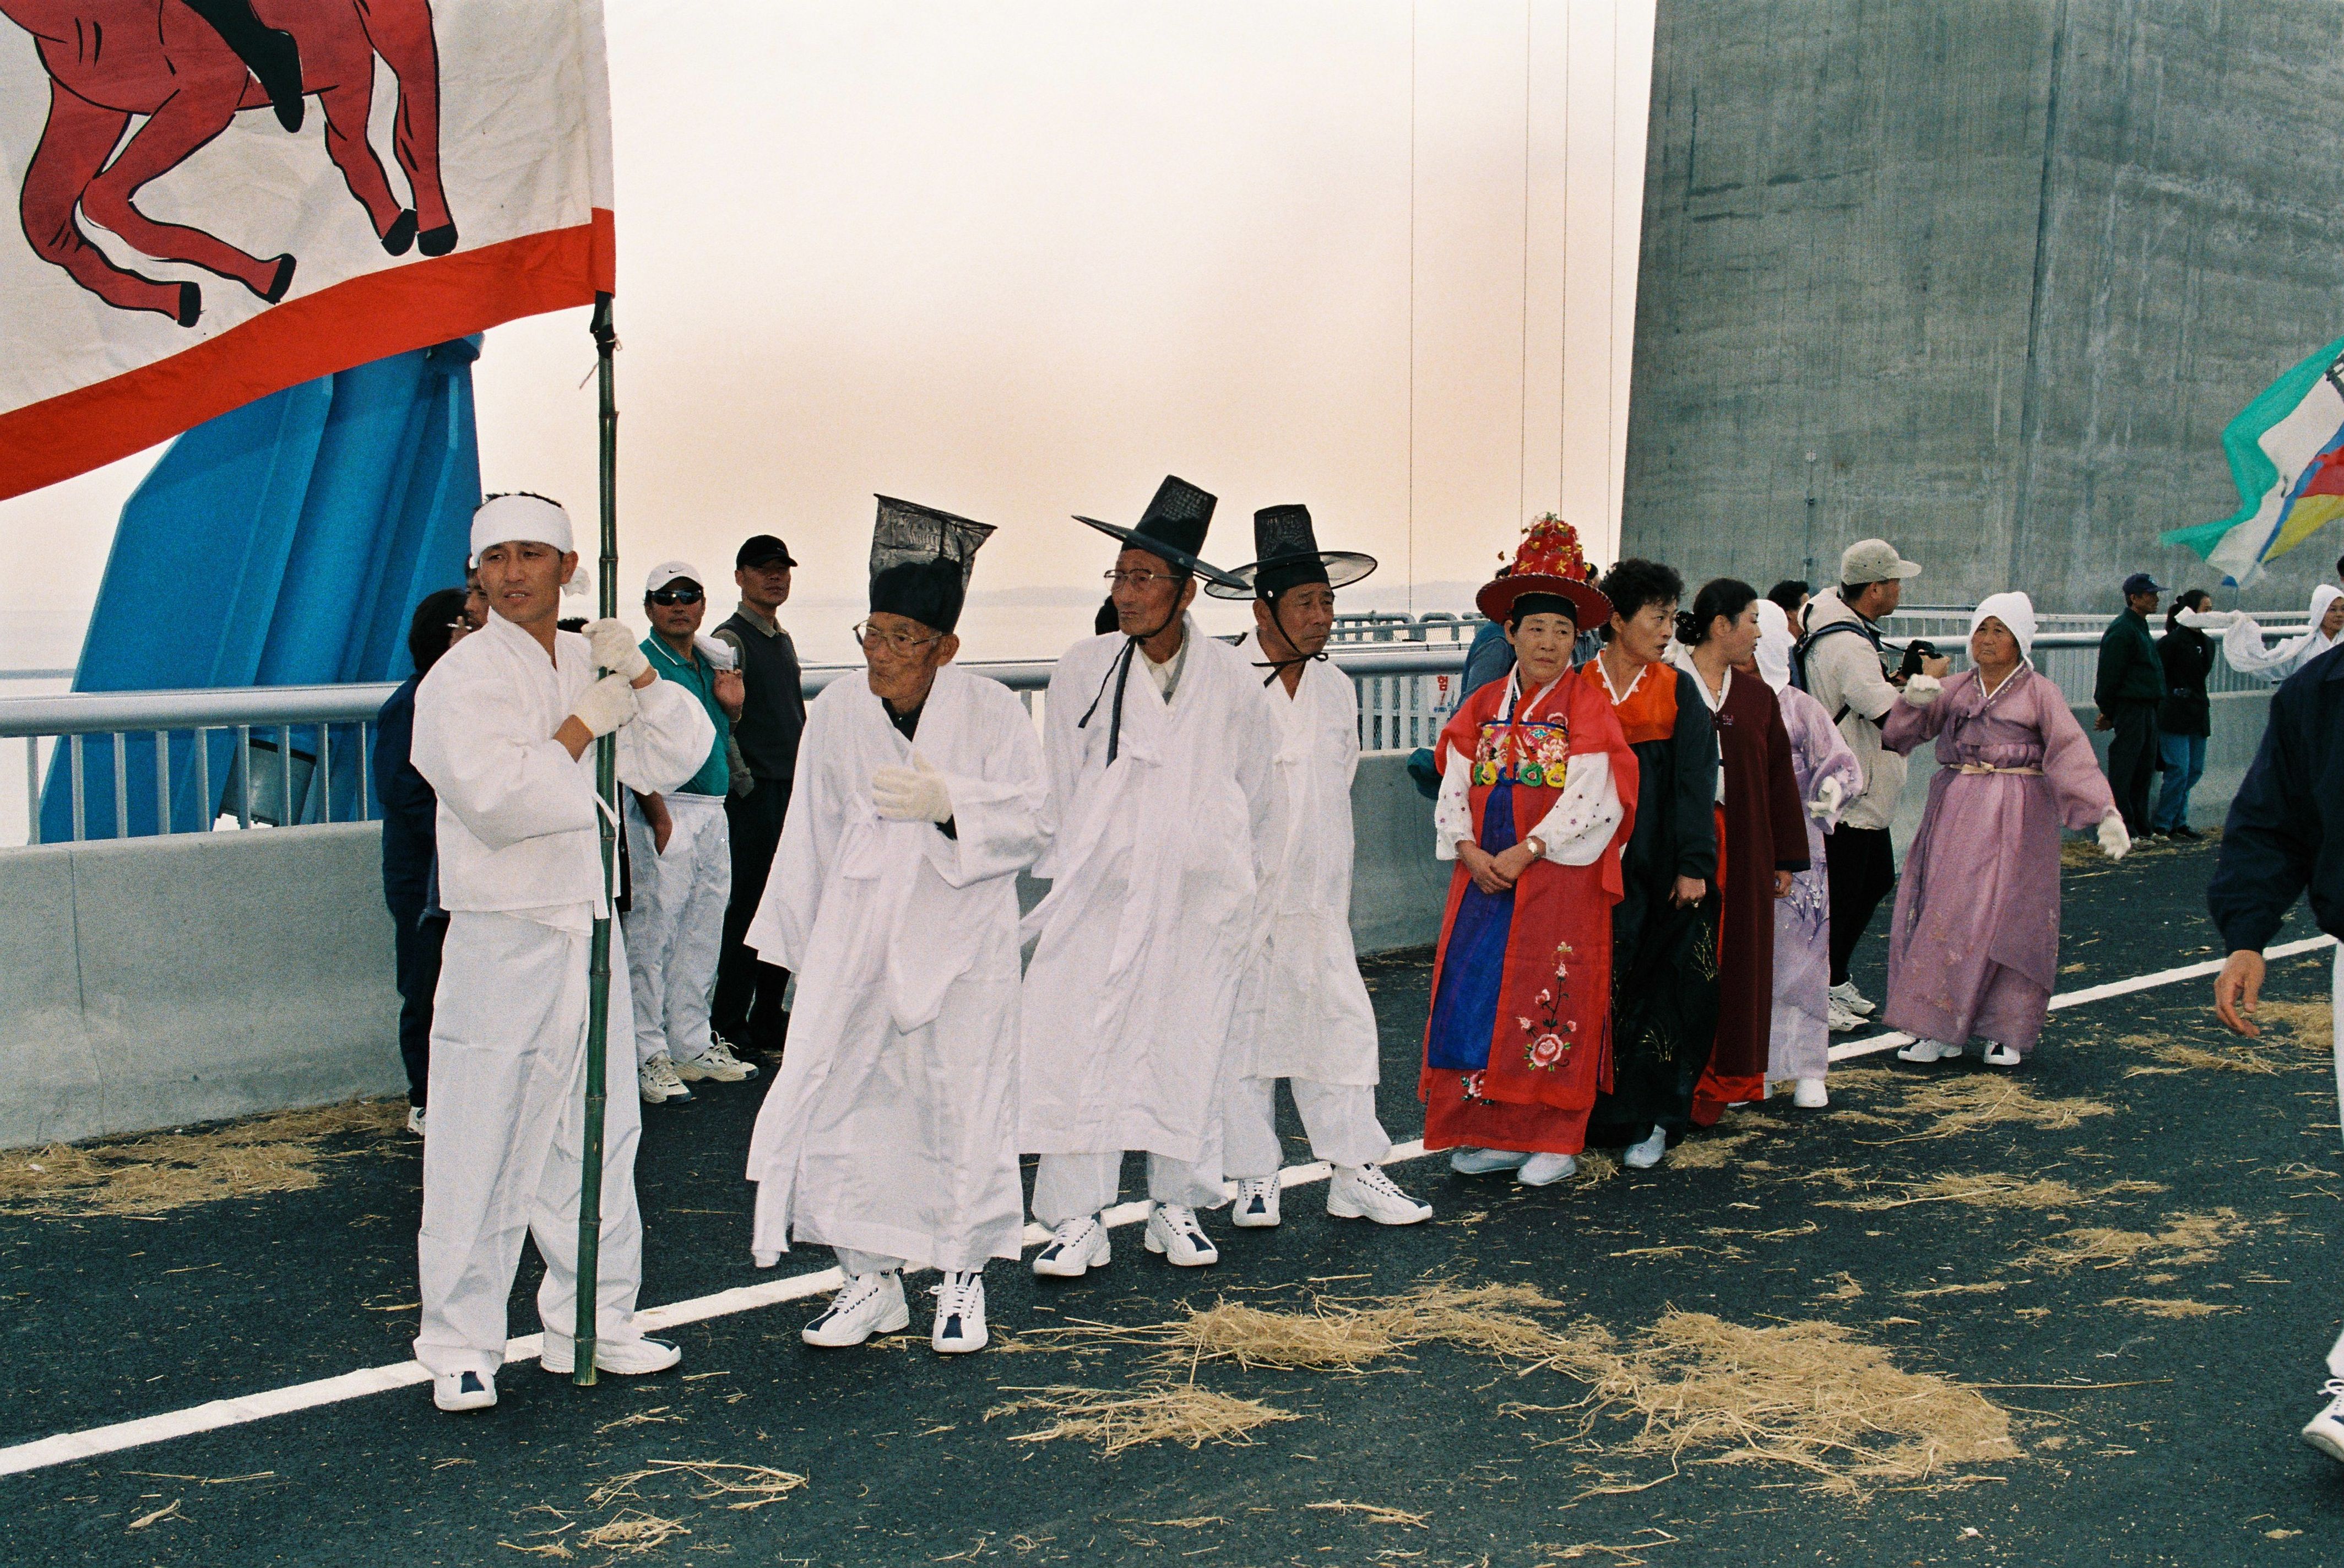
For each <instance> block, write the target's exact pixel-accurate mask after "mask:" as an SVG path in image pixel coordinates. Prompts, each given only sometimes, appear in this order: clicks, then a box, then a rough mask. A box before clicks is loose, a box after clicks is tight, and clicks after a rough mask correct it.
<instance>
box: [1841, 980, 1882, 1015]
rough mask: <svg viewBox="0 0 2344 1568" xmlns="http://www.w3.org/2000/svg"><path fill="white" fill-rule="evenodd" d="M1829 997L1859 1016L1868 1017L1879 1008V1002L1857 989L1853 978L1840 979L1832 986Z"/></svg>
mask: <svg viewBox="0 0 2344 1568" xmlns="http://www.w3.org/2000/svg"><path fill="white" fill-rule="evenodd" d="M1831 999H1832V1000H1833V1001H1834V1002H1837V1003H1838V1004H1839V1005H1840V1006H1841V1007H1845V1008H1846V1009H1847V1010H1848V1011H1849V1012H1851V1013H1854V1015H1855V1016H1856V1017H1859V1018H1868V1017H1872V1015H1873V1014H1874V1013H1876V1012H1878V1011H1879V1010H1880V1004H1879V1003H1877V1002H1875V1001H1874V1000H1873V999H1872V998H1871V997H1869V996H1865V995H1864V993H1863V992H1861V991H1859V990H1857V989H1856V988H1855V982H1854V981H1853V980H1842V981H1841V982H1840V983H1839V984H1838V985H1836V986H1833V987H1832V988H1831Z"/></svg>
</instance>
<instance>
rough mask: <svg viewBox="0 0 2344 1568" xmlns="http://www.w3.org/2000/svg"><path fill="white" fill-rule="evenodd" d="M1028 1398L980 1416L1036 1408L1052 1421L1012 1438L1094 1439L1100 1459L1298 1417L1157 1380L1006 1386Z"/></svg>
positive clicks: (1238, 1437) (1223, 1437)
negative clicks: (1119, 1385)
mask: <svg viewBox="0 0 2344 1568" xmlns="http://www.w3.org/2000/svg"><path fill="white" fill-rule="evenodd" d="M1005 1392H1008V1393H1023V1394H1025V1395H1027V1396H1029V1397H1027V1398H1025V1399H1021V1400H1012V1401H1009V1402H1008V1403H1007V1404H1004V1405H996V1406H995V1407H994V1408H993V1409H991V1410H989V1411H985V1420H987V1421H991V1420H992V1419H993V1418H994V1417H995V1416H1008V1415H1017V1414H1020V1413H1022V1412H1024V1411H1042V1412H1044V1413H1045V1414H1047V1415H1051V1416H1055V1417H1056V1420H1055V1421H1052V1422H1051V1423H1050V1424H1049V1425H1048V1426H1046V1427H1044V1428H1042V1429H1041V1430H1040V1431H1024V1432H1019V1433H1017V1434H1016V1435H1015V1437H1012V1438H1011V1439H1010V1440H1009V1441H1010V1442H1056V1441H1057V1440H1059V1439H1061V1438H1077V1439H1080V1440H1082V1441H1084V1442H1096V1443H1097V1444H1098V1445H1099V1448H1100V1450H1101V1452H1102V1453H1103V1455H1104V1456H1105V1457H1106V1458H1108V1459H1114V1458H1116V1456H1117V1455H1119V1454H1121V1453H1122V1452H1124V1450H1126V1449H1129V1448H1138V1447H1140V1446H1142V1445H1143V1444H1147V1443H1151V1442H1177V1443H1181V1444H1184V1445H1186V1446H1187V1447H1188V1448H1191V1449H1196V1448H1202V1447H1203V1446H1204V1445H1205V1444H1207V1443H1208V1442H1221V1443H1230V1444H1236V1445H1240V1446H1242V1445H1246V1444H1249V1443H1251V1442H1253V1438H1252V1436H1251V1435H1250V1434H1251V1433H1252V1432H1253V1431H1254V1430H1255V1429H1256V1428H1258V1427H1264V1426H1268V1425H1270V1424H1271V1423H1273V1422H1276V1421H1300V1420H1301V1419H1302V1418H1301V1417H1300V1416H1298V1415H1296V1414H1295V1413H1294V1412H1293V1411H1283V1410H1279V1409H1278V1407H1277V1406H1275V1405H1271V1404H1266V1403H1264V1402H1263V1401H1260V1400H1241V1399H1237V1398H1234V1397H1232V1396H1230V1395H1228V1394H1224V1393H1217V1392H1215V1391H1213V1390H1211V1389H1200V1388H1198V1387H1197V1385H1196V1384H1195V1383H1176V1382H1169V1381H1165V1382H1157V1383H1151V1384H1147V1385H1145V1386H1143V1387H1141V1388H1139V1389H1137V1390H1136V1391H1135V1390H1118V1389H1089V1388H1077V1387H1075V1386H1073V1385H1072V1384H1067V1383H1055V1384H1052V1385H1051V1386H1049V1387H1047V1388H1037V1389H1007V1390H1005Z"/></svg>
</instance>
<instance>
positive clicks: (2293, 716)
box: [2206, 648, 2344, 1462]
mask: <svg viewBox="0 0 2344 1568" xmlns="http://www.w3.org/2000/svg"><path fill="white" fill-rule="evenodd" d="M2306 885H2309V888H2310V891H2311V917H2312V919H2313V920H2314V921H2315V922H2317V923H2318V925H2319V928H2320V929H2321V930H2322V931H2325V932H2326V933H2328V934H2329V936H2344V648H2336V649H2331V650H2329V652H2326V653H2323V654H2321V655H2320V656H2319V658H2317V659H2315V660H2313V661H2312V662H2311V663H2309V664H2307V665H2305V666H2304V667H2303V668H2302V669H2300V670H2299V671H2297V672H2296V673H2294V674H2293V675H2290V676H2289V677H2288V680H2287V683H2286V684H2284V685H2282V686H2281V687H2279V689H2278V695H2277V696H2276V697H2274V698H2272V699H2271V708H2270V718H2269V720H2268V723H2265V724H2264V726H2263V740H2262V745H2261V746H2260V747H2259V748H2258V750H2257V751H2256V753H2255V760H2254V763H2253V764H2252V765H2251V766H2249V767H2248V769H2247V776H2246V779H2245V781H2244V782H2243V783H2241V784H2239V785H2238V794H2236V795H2234V796H2233V797H2231V801H2230V815H2229V820H2228V821H2227V822H2225V823H2224V824H2223V825H2222V851H2221V857H2220V859H2218V861H2217V862H2216V863H2215V867H2214V881H2213V884H2212V885H2210V886H2208V888H2207V889H2206V904H2207V907H2208V909H2209V910H2211V911H2212V913H2213V916H2214V925H2215V926H2216V927H2217V928H2218V930H2220V932H2221V934H2222V946H2224V947H2226V948H2228V950H2229V955H2230V957H2229V961H2228V963H2226V964H2224V965H2223V966H2222V973H2221V974H2220V975H2219V976H2218V977H2217V978H2216V979H2215V981H2214V1013H2215V1016H2216V1017H2218V1018H2220V1019H2221V1020H2222V1022H2223V1023H2224V1024H2226V1025H2228V1027H2230V1028H2231V1029H2233V1030H2235V1031H2237V1032H2238V1033H2239V1034H2241V1035H2254V1034H2256V1033H2258V1029H2257V1027H2256V1025H2255V1021H2254V1015H2255V1009H2256V1006H2257V1004H2258V1002H2259V1001H2260V999H2261V996H2262V988H2263V949H2264V948H2265V947H2266V946H2269V944H2270V941H2271V938H2273V937H2275V936H2278V933H2279V927H2280V926H2282V925H2283V924H2284V923H2285V922H2286V920H2287V912H2288V909H2289V908H2291V907H2292V906H2293V905H2294V904H2295V901H2296V899H2297V898H2298V897H2299V896H2300V895H2302V893H2303V892H2304V889H2305V887H2306ZM2335 976H2336V977H2335V979H2334V980H2333V981H2332V982H2331V986H2332V991H2331V995H2332V996H2333V997H2334V1000H2335V1003H2336V1012H2337V1017H2338V1018H2339V1022H2340V1023H2344V948H2339V949H2338V956H2337V965H2336V970H2335ZM2337 1060H2338V1072H2339V1085H2344V1027H2339V1033H2338V1035H2337ZM2328 1370H2329V1372H2330V1373H2332V1374H2333V1376H2332V1377H2331V1379H2330V1381H2329V1384H2328V1390H2327V1391H2328V1393H2329V1396H2330V1397H2329V1401H2328V1405H2327V1408H2326V1409H2324V1410H2322V1411H2320V1412H2319V1414H2318V1415H2316V1416H2314V1417H2312V1418H2311V1421H2310V1424H2309V1425H2308V1426H2306V1427H2305V1428H2304V1429H2303V1441H2304V1442H2308V1443H2309V1444H2310V1445H2311V1446H2312V1447H2314V1448H2316V1449H2318V1450H2319V1451H2320V1452H2322V1453H2325V1454H2327V1455H2328V1456H2329V1458H2330V1459H2333V1460H2336V1461H2338V1462H2344V1339H2339V1340H2337V1341H2336V1345H2335V1348H2334V1349H2332V1350H2330V1351H2329V1352H2328Z"/></svg>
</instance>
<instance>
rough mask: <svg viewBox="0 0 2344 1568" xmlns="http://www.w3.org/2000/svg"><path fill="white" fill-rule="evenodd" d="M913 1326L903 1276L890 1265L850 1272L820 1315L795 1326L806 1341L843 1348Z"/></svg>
mask: <svg viewBox="0 0 2344 1568" xmlns="http://www.w3.org/2000/svg"><path fill="white" fill-rule="evenodd" d="M911 1326H912V1309H911V1308H909V1307H907V1306H905V1305H904V1276H903V1275H901V1274H899V1273H897V1272H896V1271H895V1270H893V1269H889V1270H885V1271H884V1272H883V1273H877V1274H849V1275H848V1276H847V1277H846V1283H845V1284H844V1285H843V1286H841V1287H840V1288H839V1292H838V1294H837V1295H835V1296H833V1297H832V1298H831V1299H830V1305H829V1306H827V1307H825V1308H823V1310H822V1315H821V1316H820V1317H818V1318H816V1319H815V1320H813V1322H811V1323H808V1324H807V1325H806V1326H805V1327H804V1328H803V1329H801V1330H798V1338H799V1339H801V1340H804V1341H805V1342H806V1343H807V1344H809V1345H821V1346H823V1348H824V1349H827V1350H834V1351H838V1350H844V1349H845V1348H846V1347H847V1346H849V1345H859V1344H861V1343H862V1342H863V1341H864V1340H867V1339H869V1338H870V1337H871V1336H872V1335H874V1334H896V1333H901V1332H903V1330H905V1329H908V1328H910V1327H911Z"/></svg>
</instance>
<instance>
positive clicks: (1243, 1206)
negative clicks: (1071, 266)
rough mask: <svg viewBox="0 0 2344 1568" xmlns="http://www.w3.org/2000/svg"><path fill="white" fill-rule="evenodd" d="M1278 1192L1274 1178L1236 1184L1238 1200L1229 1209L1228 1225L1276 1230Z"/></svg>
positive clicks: (1259, 1177) (1256, 1179) (1263, 1177)
mask: <svg viewBox="0 0 2344 1568" xmlns="http://www.w3.org/2000/svg"><path fill="white" fill-rule="evenodd" d="M1329 1201H1330V1202H1331V1201H1332V1199H1329ZM1229 1223H1230V1224H1232V1225H1234V1226H1236V1227H1237V1228H1238V1229H1240V1230H1274V1229H1277V1228H1278V1178H1277V1177H1275V1176H1249V1177H1248V1178H1246V1179H1244V1180H1243V1181H1240V1182H1238V1200H1237V1202H1236V1203H1235V1204H1234V1205H1232V1206H1231V1208H1230V1209H1229Z"/></svg>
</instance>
